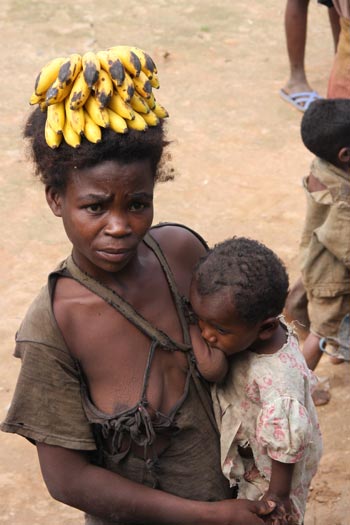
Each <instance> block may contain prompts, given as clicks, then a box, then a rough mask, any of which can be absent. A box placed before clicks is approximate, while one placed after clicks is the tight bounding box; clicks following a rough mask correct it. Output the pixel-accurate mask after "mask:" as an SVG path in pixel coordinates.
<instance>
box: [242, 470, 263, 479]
mask: <svg viewBox="0 0 350 525" xmlns="http://www.w3.org/2000/svg"><path fill="white" fill-rule="evenodd" d="M259 476H260V474H259V471H258V469H257V468H256V467H253V468H252V469H250V470H247V472H245V473H244V479H245V480H246V481H254V480H255V479H256V478H258V477H259Z"/></svg>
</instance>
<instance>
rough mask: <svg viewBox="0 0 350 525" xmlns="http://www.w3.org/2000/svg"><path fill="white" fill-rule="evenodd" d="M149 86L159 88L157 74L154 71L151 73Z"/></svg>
mask: <svg viewBox="0 0 350 525" xmlns="http://www.w3.org/2000/svg"><path fill="white" fill-rule="evenodd" d="M150 83H151V86H152V87H153V88H155V89H159V86H160V84H159V79H158V75H157V74H156V73H154V74H153V76H152V78H151V79H150Z"/></svg>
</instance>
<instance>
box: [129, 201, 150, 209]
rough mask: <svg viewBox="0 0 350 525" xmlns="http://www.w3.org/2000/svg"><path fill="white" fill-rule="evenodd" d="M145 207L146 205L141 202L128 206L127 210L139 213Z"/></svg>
mask: <svg viewBox="0 0 350 525" xmlns="http://www.w3.org/2000/svg"><path fill="white" fill-rule="evenodd" d="M145 207H146V205H145V204H144V203H143V202H133V203H132V204H130V206H129V209H130V211H141V210H143V209H144V208H145Z"/></svg>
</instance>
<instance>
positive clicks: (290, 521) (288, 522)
mask: <svg viewBox="0 0 350 525" xmlns="http://www.w3.org/2000/svg"><path fill="white" fill-rule="evenodd" d="M262 500H264V501H266V500H268V501H275V502H276V503H277V506H276V508H275V509H274V510H273V511H272V512H271V514H269V515H268V516H266V517H264V521H265V523H266V525H298V524H297V522H296V521H295V519H294V518H293V512H292V502H291V500H290V498H287V497H283V498H282V497H279V496H277V495H276V494H272V493H271V492H266V494H265V495H264V497H263V498H262Z"/></svg>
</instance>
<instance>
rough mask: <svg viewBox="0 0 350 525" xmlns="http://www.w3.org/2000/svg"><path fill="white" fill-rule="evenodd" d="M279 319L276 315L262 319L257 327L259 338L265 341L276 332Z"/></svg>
mask: <svg viewBox="0 0 350 525" xmlns="http://www.w3.org/2000/svg"><path fill="white" fill-rule="evenodd" d="M279 324H280V323H279V320H278V319H277V318H276V317H269V318H268V319H265V321H262V323H261V325H260V329H259V339H261V340H262V341H267V339H270V337H272V336H273V334H274V333H275V332H276V330H277V328H278V327H279Z"/></svg>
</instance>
